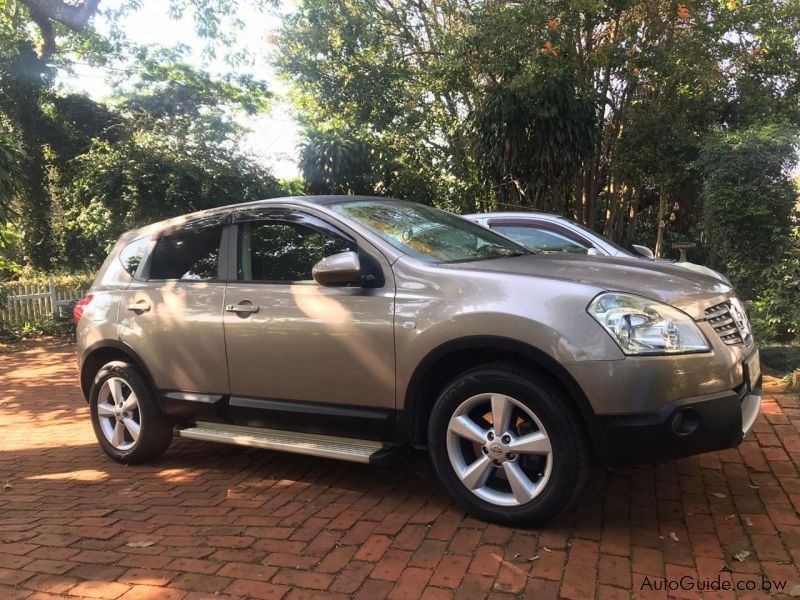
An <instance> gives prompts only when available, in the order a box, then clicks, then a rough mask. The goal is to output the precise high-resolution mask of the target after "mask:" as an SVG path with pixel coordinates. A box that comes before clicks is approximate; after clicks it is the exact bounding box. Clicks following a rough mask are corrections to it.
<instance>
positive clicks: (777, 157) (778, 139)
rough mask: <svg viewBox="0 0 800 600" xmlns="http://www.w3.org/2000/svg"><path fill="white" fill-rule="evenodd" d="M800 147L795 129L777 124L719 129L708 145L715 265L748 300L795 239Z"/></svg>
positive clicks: (708, 215) (707, 210) (708, 210)
mask: <svg viewBox="0 0 800 600" xmlns="http://www.w3.org/2000/svg"><path fill="white" fill-rule="evenodd" d="M796 143H797V137H796V134H795V132H794V131H793V130H792V128H791V127H785V126H780V125H777V124H774V125H767V126H755V127H751V128H748V129H743V130H738V131H715V132H712V133H711V134H710V135H709V136H708V137H707V138H706V139H705V141H704V143H703V147H702V150H701V153H700V165H701V167H702V170H703V200H704V208H703V220H704V226H705V230H706V232H707V234H708V244H709V247H710V251H711V260H712V264H711V266H712V267H714V268H716V269H719V270H721V271H723V272H726V273H727V274H728V276H729V277H730V278H731V281H733V283H734V285H735V286H736V289H737V291H738V292H739V294H740V295H741V296H742V297H744V298H747V299H751V298H753V297H755V296H756V295H757V293H758V286H757V282H758V281H759V278H760V276H761V274H762V273H763V272H764V270H765V269H766V268H767V267H768V266H769V265H771V264H772V263H774V262H775V261H776V260H778V259H779V258H780V256H781V255H782V254H783V251H784V249H785V248H786V246H787V244H788V242H789V240H790V231H791V215H792V212H793V210H794V205H795V203H796V202H797V189H796V188H795V186H794V183H793V182H792V180H791V179H790V178H789V175H788V173H789V170H790V169H791V168H792V167H793V166H794V165H795V163H796V158H797V153H796V151H795V147H796V146H795V145H796ZM784 266H788V267H789V268H790V265H784ZM772 276H773V277H775V276H778V277H780V276H779V275H777V274H773V275H772ZM787 291H788V290H787Z"/></svg>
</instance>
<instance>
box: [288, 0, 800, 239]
mask: <svg viewBox="0 0 800 600" xmlns="http://www.w3.org/2000/svg"><path fill="white" fill-rule="evenodd" d="M798 30H800V3H797V2H774V1H773V0H747V1H746V2H743V1H741V0H696V1H693V2H687V3H685V4H683V3H677V2H675V1H674V0H655V1H654V0H631V1H626V2H616V1H607V2H595V1H587V0H545V1H541V0H520V1H515V2H487V1H480V0H479V1H476V2H465V1H461V0H344V1H339V0H301V1H300V2H299V3H298V8H297V10H296V11H295V12H294V13H293V14H291V15H290V16H289V17H288V18H287V19H286V21H285V24H284V28H283V31H282V35H281V39H280V44H279V56H278V64H279V66H280V68H281V70H282V71H283V73H284V74H285V75H286V76H287V77H288V78H289V80H290V81H291V82H292V84H293V97H294V99H295V102H296V106H297V109H298V112H299V114H300V117H301V120H302V122H303V124H304V125H305V126H306V127H307V128H308V129H309V130H310V131H328V130H336V131H351V132H357V133H358V135H359V136H360V137H359V139H362V140H363V139H375V140H377V143H378V145H379V146H380V147H381V148H390V149H391V152H390V153H388V155H390V156H393V157H395V158H398V159H399V160H397V164H398V165H399V166H400V168H401V169H402V170H404V171H405V170H408V172H407V175H405V176H404V177H406V178H408V179H409V180H415V181H428V182H430V187H429V189H430V192H431V194H432V196H433V198H432V200H433V201H434V202H435V203H437V204H438V205H440V206H444V207H448V208H454V209H456V210H464V211H467V210H473V209H474V208H476V207H481V208H488V209H496V208H498V207H500V208H505V207H506V206H507V205H510V206H512V207H513V206H517V205H527V206H537V207H540V208H544V209H547V210H555V211H557V212H563V213H564V214H568V215H570V216H574V217H575V218H576V219H578V220H579V221H582V222H584V223H587V224H589V225H590V226H593V227H596V228H597V229H599V230H602V231H603V232H604V233H606V234H607V235H609V236H610V237H612V238H616V239H620V240H622V239H631V238H632V237H633V236H634V235H635V232H636V230H637V228H641V227H646V228H647V229H648V230H649V231H654V232H657V231H658V230H659V229H660V230H661V234H662V237H663V236H664V235H666V234H670V235H672V234H673V233H676V234H677V233H678V231H675V232H669V231H666V232H665V231H664V227H663V226H662V227H660V228H659V226H658V223H657V222H663V221H664V220H665V218H666V215H667V213H668V212H669V211H668V210H667V209H668V208H670V206H671V205H672V203H673V202H674V201H678V200H680V205H681V207H685V212H684V209H683V208H682V209H681V210H682V212H681V218H679V219H678V220H677V221H676V223H675V225H674V227H675V228H676V229H681V228H683V229H682V231H683V232H684V233H685V232H688V231H693V230H694V228H695V227H697V225H698V223H699V222H700V215H701V214H702V209H701V206H700V203H701V200H702V199H701V197H700V189H701V187H702V181H701V179H700V174H699V171H698V170H697V169H695V168H693V166H692V164H693V161H694V159H696V157H697V156H698V154H699V151H700V144H701V140H702V139H703V137H704V135H705V134H706V133H707V132H708V131H709V130H711V129H713V128H714V127H717V126H723V127H731V126H733V127H737V128H741V127H748V126H750V125H752V124H755V123H763V122H770V121H773V122H775V121H780V122H787V123H790V124H793V125H798V124H800V114H799V112H800V110H799V107H800V86H799V85H798V81H800V63H799V62H798V61H797V56H798V55H799V54H800V37H798V36H797V31H798ZM662 140H664V141H663V144H662ZM675 152H677V155H676V154H675ZM374 164H375V163H373V165H374ZM648 165H655V166H656V167H657V169H656V170H652V169H650V168H649V167H648ZM376 168H382V164H381V165H376ZM400 178H401V177H395V179H396V180H398V179H400ZM659 215H660V216H659ZM644 221H648V222H647V223H645V222H644ZM655 235H656V234H654V237H655Z"/></svg>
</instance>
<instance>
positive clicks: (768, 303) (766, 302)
mask: <svg viewBox="0 0 800 600" xmlns="http://www.w3.org/2000/svg"><path fill="white" fill-rule="evenodd" d="M762 287H763V291H762V292H761V293H760V294H759V295H758V297H757V298H756V299H755V300H754V301H753V302H752V303H751V304H750V314H751V320H752V322H753V329H754V330H755V334H756V336H757V337H758V339H761V340H763V341H773V340H774V341H778V342H795V343H797V342H798V341H800V239H798V240H796V242H795V244H794V246H793V247H792V248H790V249H789V251H788V252H787V253H786V255H785V256H784V258H783V259H782V260H781V261H780V262H778V263H777V264H775V265H774V266H772V267H769V268H768V269H767V270H766V271H765V272H764V277H763V279H762Z"/></svg>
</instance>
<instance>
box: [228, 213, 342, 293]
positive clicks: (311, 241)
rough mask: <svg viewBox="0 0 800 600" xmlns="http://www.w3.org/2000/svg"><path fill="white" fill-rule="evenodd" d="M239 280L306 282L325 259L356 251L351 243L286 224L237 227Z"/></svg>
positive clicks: (284, 222)
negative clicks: (317, 265)
mask: <svg viewBox="0 0 800 600" xmlns="http://www.w3.org/2000/svg"><path fill="white" fill-rule="evenodd" d="M238 248H239V250H238V255H239V261H238V268H237V273H238V279H239V280H240V281H274V282H282V281H308V280H311V279H313V277H312V276H311V268H312V267H313V266H314V265H315V264H316V263H317V262H318V261H320V260H322V259H323V258H325V257H326V256H331V255H333V254H338V253H340V252H347V251H348V250H355V248H354V247H353V244H352V243H350V242H348V241H346V240H344V239H342V238H338V237H335V236H333V235H330V234H327V233H323V232H321V231H318V230H317V229H314V228H312V227H308V226H306V225H302V224H300V223H292V222H288V221H254V222H245V223H240V224H239V241H238Z"/></svg>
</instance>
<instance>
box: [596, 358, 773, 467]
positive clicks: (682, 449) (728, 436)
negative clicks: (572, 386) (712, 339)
mask: <svg viewBox="0 0 800 600" xmlns="http://www.w3.org/2000/svg"><path fill="white" fill-rule="evenodd" d="M743 374H744V382H743V383H742V384H741V385H740V386H739V387H737V388H736V389H734V390H731V391H729V392H720V393H716V394H706V395H703V396H695V397H692V398H686V399H683V400H680V401H676V402H671V403H669V404H667V405H665V406H663V407H662V408H661V409H660V410H658V411H655V412H646V413H635V414H617V415H597V416H596V426H597V427H596V429H595V432H594V433H595V435H594V436H593V438H594V446H595V451H596V455H597V458H598V461H599V462H602V463H603V464H607V465H622V464H641V463H650V462H658V461H663V460H671V459H675V458H680V457H683V456H691V455H693V454H701V453H703V452H711V451H714V450H724V449H726V448H732V447H734V446H737V445H738V444H739V443H740V442H741V441H742V439H743V438H744V437H745V436H746V435H747V434H748V433H749V432H750V430H751V429H752V427H753V424H754V423H755V420H756V417H757V416H758V412H759V409H760V406H761V371H760V368H759V367H758V351H756V352H754V353H753V355H751V356H750V357H749V359H748V360H747V361H745V363H744V365H743Z"/></svg>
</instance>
